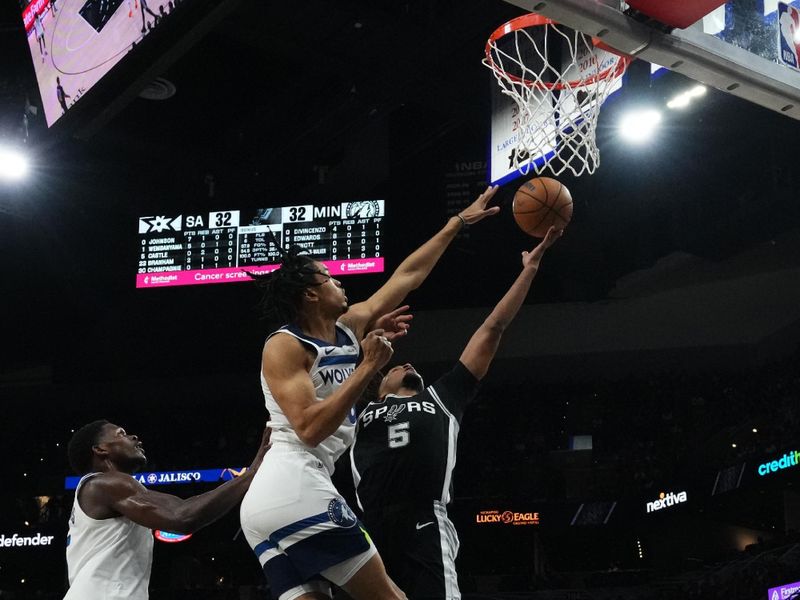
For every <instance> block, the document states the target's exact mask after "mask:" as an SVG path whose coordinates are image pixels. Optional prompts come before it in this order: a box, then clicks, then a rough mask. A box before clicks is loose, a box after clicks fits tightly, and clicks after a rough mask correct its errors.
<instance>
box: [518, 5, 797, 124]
mask: <svg viewBox="0 0 800 600" xmlns="http://www.w3.org/2000/svg"><path fill="white" fill-rule="evenodd" d="M506 1H507V2H509V3H510V4H514V5H516V6H519V7H520V8H523V9H525V10H527V11H530V12H535V13H539V14H542V15H544V16H546V17H548V18H550V19H553V20H555V21H558V22H559V23H563V24H564V25H567V26H569V27H572V28H574V29H577V30H579V31H582V32H584V33H587V34H590V35H593V36H595V37H598V38H600V39H601V40H603V42H604V43H606V44H608V45H609V46H611V47H612V48H615V49H617V50H619V51H621V52H625V53H627V54H630V55H632V56H635V57H637V58H641V59H643V60H645V61H647V62H650V63H653V64H655V65H661V66H664V67H666V68H668V69H670V70H672V71H675V72H678V73H681V74H683V75H686V76H687V77H690V78H692V79H695V80H697V81H700V82H702V83H704V84H706V85H708V86H711V87H714V88H717V89H719V90H721V91H723V92H726V93H729V94H732V95H734V96H738V97H740V98H744V99H746V100H748V101H750V102H754V103H756V104H759V105H761V106H764V107H766V108H769V109H771V110H774V111H776V112H779V113H781V114H785V115H787V116H789V117H792V118H794V119H798V120H800V69H798V67H799V66H800V60H798V54H799V53H800V0H793V1H788V0H787V1H786V2H779V0H730V1H728V2H726V3H724V4H721V5H720V2H716V3H713V4H717V5H719V6H718V7H716V8H714V9H713V10H712V11H711V12H710V13H709V14H707V15H705V16H703V17H701V18H699V19H698V20H697V21H696V22H695V23H693V24H691V25H689V26H687V27H685V28H684V29H679V28H673V27H672V26H671V25H670V24H669V23H666V24H664V23H663V22H656V21H655V20H654V19H648V15H646V14H643V13H642V11H633V10H630V7H629V6H628V5H627V4H626V3H625V2H621V1H619V0H506ZM630 1H631V4H637V5H639V6H641V5H642V4H645V5H647V4H648V3H647V2H644V1H643V0H638V1H637V2H634V1H633V0H630ZM686 4H690V3H685V2H684V1H682V0H660V3H659V6H660V7H662V8H663V7H664V6H668V7H672V10H674V11H681V10H686V9H685V5H686ZM650 5H653V4H652V3H650Z"/></svg>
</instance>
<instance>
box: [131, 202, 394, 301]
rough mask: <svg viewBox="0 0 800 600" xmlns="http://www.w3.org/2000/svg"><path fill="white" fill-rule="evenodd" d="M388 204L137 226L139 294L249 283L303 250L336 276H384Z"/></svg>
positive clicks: (159, 220) (164, 218) (217, 214)
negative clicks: (285, 254) (287, 252)
mask: <svg viewBox="0 0 800 600" xmlns="http://www.w3.org/2000/svg"><path fill="white" fill-rule="evenodd" d="M383 216H384V201H383V200H362V201H355V202H344V203H341V204H334V205H324V206H321V205H313V204H304V205H299V206H283V207H278V208H260V209H250V210H217V211H212V212H208V213H202V214H200V213H197V212H192V213H185V214H179V215H158V216H148V217H140V218H139V249H138V250H139V252H138V271H137V275H136V287H137V288H153V287H168V286H176V285H198V284H205V283H226V282H231V281H248V280H249V277H248V276H247V273H245V271H248V272H251V273H257V274H261V273H268V272H270V271H273V270H274V269H276V268H278V263H279V262H280V252H279V249H278V247H277V245H276V244H280V246H281V247H283V248H289V247H290V246H300V247H301V248H303V249H304V250H305V252H306V253H307V254H308V255H309V256H310V257H311V258H313V259H315V260H318V261H320V262H322V263H324V264H325V266H327V267H328V269H329V270H330V272H331V274H332V275H334V276H341V275H352V274H357V273H379V272H382V271H383V255H382V253H381V228H382V224H383V223H382V222H383Z"/></svg>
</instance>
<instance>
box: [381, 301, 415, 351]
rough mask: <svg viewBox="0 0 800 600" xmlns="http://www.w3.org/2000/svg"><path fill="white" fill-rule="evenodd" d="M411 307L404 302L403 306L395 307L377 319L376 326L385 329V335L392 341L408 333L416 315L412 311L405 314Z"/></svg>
mask: <svg viewBox="0 0 800 600" xmlns="http://www.w3.org/2000/svg"><path fill="white" fill-rule="evenodd" d="M409 308H410V307H409V306H408V304H404V305H403V306H400V307H398V308H395V309H394V310H393V311H392V312H390V313H386V314H385V315H383V316H382V317H380V318H378V320H377V321H375V328H376V329H383V335H384V336H385V337H386V339H387V340H389V341H390V342H393V341H395V340H396V339H397V338H401V337H403V336H404V335H407V334H408V330H409V328H410V327H411V319H413V318H414V315H412V314H411V313H407V314H403V313H406V312H407V311H408V309H409Z"/></svg>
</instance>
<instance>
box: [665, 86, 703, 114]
mask: <svg viewBox="0 0 800 600" xmlns="http://www.w3.org/2000/svg"><path fill="white" fill-rule="evenodd" d="M707 91H708V88H706V86H704V85H696V86H694V87H693V88H691V89H689V90H686V91H685V92H682V93H680V94H678V95H677V96H675V97H674V98H672V100H670V101H669V102H667V108H671V109H676V108H686V107H687V106H689V105H690V104H691V103H692V100H694V99H695V98H700V97H702V96H705V95H706V92H707Z"/></svg>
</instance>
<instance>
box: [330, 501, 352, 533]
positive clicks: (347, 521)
mask: <svg viewBox="0 0 800 600" xmlns="http://www.w3.org/2000/svg"><path fill="white" fill-rule="evenodd" d="M328 518H329V519H330V520H331V521H333V522H334V523H336V524H337V525H338V526H339V527H344V528H345V529H349V528H350V527H352V526H353V525H355V524H356V521H357V520H358V519H356V516H355V515H354V514H353V511H352V510H350V507H349V506H347V504H345V503H344V502H343V501H342V500H341V499H339V498H334V499H333V500H331V501H330V502H329V503H328Z"/></svg>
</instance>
